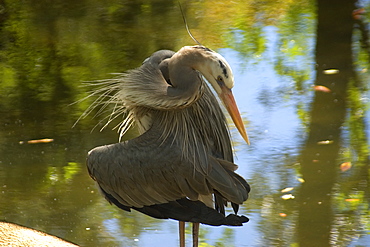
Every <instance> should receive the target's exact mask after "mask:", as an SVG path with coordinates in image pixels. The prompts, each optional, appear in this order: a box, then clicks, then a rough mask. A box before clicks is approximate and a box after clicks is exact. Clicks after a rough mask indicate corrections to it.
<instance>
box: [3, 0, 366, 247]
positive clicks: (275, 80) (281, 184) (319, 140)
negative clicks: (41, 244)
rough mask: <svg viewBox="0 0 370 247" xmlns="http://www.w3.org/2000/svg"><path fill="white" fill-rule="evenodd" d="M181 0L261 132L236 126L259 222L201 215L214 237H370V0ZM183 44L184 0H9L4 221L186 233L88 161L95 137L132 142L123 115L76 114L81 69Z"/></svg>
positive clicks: (150, 236) (72, 236)
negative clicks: (219, 222)
mask: <svg viewBox="0 0 370 247" xmlns="http://www.w3.org/2000/svg"><path fill="white" fill-rule="evenodd" d="M183 8H184V12H185V14H186V17H187V21H188V24H189V26H190V29H191V30H192V32H193V35H194V36H195V37H196V38H197V39H198V40H199V41H200V42H201V43H203V44H204V45H206V46H208V47H209V48H211V49H214V50H216V51H218V52H219V53H221V54H222V55H223V56H224V57H225V58H226V59H227V60H228V62H229V63H230V65H231V67H232V69H233V71H234V77H235V87H234V89H233V92H234V96H235V98H236V101H237V103H238V106H239V110H240V111H241V113H242V117H243V120H244V122H245V125H246V128H247V131H248V133H249V135H250V140H251V145H250V146H248V145H247V144H245V143H244V142H243V140H242V138H241V137H240V135H239V134H238V132H237V130H236V129H235V128H234V127H233V126H232V125H231V134H232V139H233V143H234V145H235V155H236V163H237V164H238V165H239V169H238V173H239V174H241V175H242V176H243V177H245V178H246V179H247V180H248V182H249V183H250V185H251V187H252V192H251V194H250V198H249V199H248V201H247V202H245V203H244V205H243V206H242V207H241V209H240V213H241V214H244V215H246V216H248V217H249V218H250V221H249V222H248V223H247V224H245V225H244V226H243V227H211V226H205V225H202V226H201V232H200V235H201V236H200V246H218V247H220V246H310V247H311V246H320V247H321V246H324V247H325V246H369V245H370V223H369V222H370V209H369V202H370V189H369V180H370V176H369V171H370V163H369V147H368V146H369V139H368V135H369V132H370V128H369V126H368V123H369V120H370V119H369V113H368V109H369V106H370V104H369V93H368V85H369V64H370V63H369V61H370V49H369V47H370V46H369V45H370V40H369V38H368V37H369V20H370V16H369V13H367V12H365V11H364V10H365V9H367V10H369V9H370V3H369V1H358V2H356V1H348V0H340V1H331V0H330V1H326V0H318V1H308V0H298V1H187V2H186V3H184V4H183ZM362 8H364V9H362ZM353 11H355V12H353ZM184 45H193V41H192V40H191V39H190V38H189V36H188V35H187V33H186V30H185V27H184V24H183V21H182V17H181V12H180V10H179V6H178V3H177V1H159V0H156V1H144V0H142V1H113V0H112V1H104V2H103V1H94V0H85V1H53V2H52V3H50V2H49V1H43V0H41V1H40V0H38V1H27V2H23V1H22V2H20V1H11V0H8V1H0V113H1V118H0V220H5V221H8V222H14V223H17V224H21V225H24V226H27V227H31V228H35V229H38V230H42V231H45V232H47V233H49V234H54V235H56V236H59V237H61V238H64V239H66V240H69V241H72V242H74V243H76V244H79V245H81V246H140V247H145V246H176V245H177V244H178V233H177V232H178V230H177V227H178V225H177V222H176V221H172V220H156V219H152V218H150V217H147V216H145V215H142V214H140V213H137V212H132V213H128V212H123V211H121V210H119V209H117V208H116V207H114V206H112V205H110V204H109V203H107V202H106V201H105V200H104V199H103V198H102V197H101V196H100V195H99V193H98V191H97V189H96V187H95V185H94V183H93V181H92V180H91V178H90V177H89V176H88V174H87V170H86V166H85V159H86V155H87V152H88V151H89V150H90V149H92V148H94V147H96V146H99V145H104V144H109V143H115V142H117V141H118V134H117V133H116V130H111V128H113V127H114V124H112V125H111V126H110V127H111V128H106V129H104V130H103V131H99V130H100V128H101V127H102V126H103V125H104V123H105V122H104V121H105V120H104V119H103V118H104V116H96V117H94V115H93V114H92V115H91V116H88V117H86V118H84V119H82V120H80V121H79V122H78V123H77V124H76V125H74V124H75V122H76V120H77V119H78V118H79V117H80V116H81V114H82V113H83V112H84V110H85V109H86V108H87V107H88V106H89V105H90V104H91V103H92V100H90V99H87V100H84V101H80V100H81V99H83V98H85V97H86V96H87V95H88V94H89V90H90V89H91V88H89V87H84V86H83V82H86V81H92V80H99V79H104V78H110V77H112V76H113V75H111V74H110V73H117V72H123V71H126V70H128V69H131V68H135V67H137V66H139V65H140V64H141V62H142V61H143V60H144V59H145V58H146V57H148V56H149V55H150V54H151V53H153V52H154V51H156V50H159V49H171V50H175V51H176V50H178V49H180V48H181V47H182V46H184ZM101 121H103V122H101ZM230 122H231V120H230ZM72 126H74V127H73V128H72ZM134 134H135V132H134V131H132V132H129V133H128V134H127V136H125V139H129V138H132V137H133V136H134ZM31 140H38V141H35V142H32V141H31ZM40 140H41V141H40ZM29 141H31V142H29ZM190 231H191V229H190V228H187V239H188V240H187V241H188V242H187V244H189V245H190V241H191V236H190ZM0 237H1V236H0Z"/></svg>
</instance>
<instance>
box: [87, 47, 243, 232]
mask: <svg viewBox="0 0 370 247" xmlns="http://www.w3.org/2000/svg"><path fill="white" fill-rule="evenodd" d="M205 63H209V64H208V65H204V64H205ZM207 66H208V67H207ZM205 71H211V72H209V73H208V72H205ZM200 73H202V74H200ZM207 73H208V74H207ZM209 74H211V75H212V74H217V76H215V77H214V79H215V81H214V82H211V80H212V78H211V76H210V75H209ZM202 75H203V76H205V77H206V78H207V80H208V81H209V82H210V83H211V85H212V86H213V87H214V89H215V91H216V92H217V93H219V92H220V90H221V89H222V88H223V87H232V86H233V85H232V83H233V78H232V72H231V69H230V68H229V66H228V64H227V63H226V61H225V60H224V59H223V58H222V57H221V56H220V55H219V54H217V53H215V52H213V51H211V50H209V49H208V48H205V47H202V46H194V47H184V48H182V49H181V50H180V51H179V52H177V53H174V52H172V51H166V50H163V51H158V52H156V53H154V54H153V55H152V56H151V57H149V58H148V59H146V60H145V61H144V63H143V65H142V66H141V67H139V68H137V69H134V70H131V71H128V72H127V73H124V74H121V75H119V76H118V77H117V78H115V79H112V80H106V81H102V82H101V84H102V85H104V86H103V87H102V88H101V89H100V90H98V91H97V92H98V93H102V96H101V97H100V98H98V100H97V101H96V103H95V105H94V106H93V107H95V106H96V105H98V104H100V103H102V102H105V101H106V100H105V97H109V100H108V103H109V104H115V105H116V107H114V110H113V112H112V114H111V116H113V117H111V118H110V119H113V118H115V117H117V116H121V115H122V114H125V116H126V117H125V119H124V120H123V121H122V123H121V125H120V128H121V130H120V132H121V136H122V135H123V134H124V133H125V132H126V131H127V129H128V128H129V127H130V126H131V125H132V124H133V123H135V124H137V125H138V128H139V130H140V133H141V135H140V136H138V137H137V138H134V139H132V140H129V141H125V142H120V143H116V144H112V145H107V146H102V147H97V148H95V149H93V150H92V151H90V152H89V155H88V160H87V166H88V171H89V174H90V175H91V177H92V178H93V179H94V180H95V181H96V182H97V184H98V185H99V188H100V189H101V191H102V193H103V194H104V196H105V198H106V199H107V200H108V201H110V202H111V203H114V204H115V205H117V206H118V207H120V208H122V209H124V210H127V211H130V209H131V208H132V209H135V210H138V211H140V212H143V213H145V214H147V215H150V216H152V217H156V218H173V219H177V220H180V221H191V222H200V223H204V224H210V225H242V223H244V222H247V221H248V218H247V217H245V216H237V215H234V214H231V215H229V216H228V217H225V209H224V206H225V205H226V203H227V202H231V203H232V206H233V209H234V211H235V214H236V213H237V211H238V205H240V204H242V203H243V202H244V201H246V200H247V198H248V193H249V191H250V188H249V185H248V183H247V182H246V181H245V180H244V179H243V178H242V177H241V176H239V175H238V174H236V173H235V172H234V171H235V170H236V169H237V166H236V165H235V164H234V163H233V153H232V147H231V141H230V136H229V132H228V127H227V122H226V118H225V116H224V114H223V112H222V110H221V108H220V105H219V103H218V101H217V99H216V98H215V96H214V94H213V93H212V92H211V90H210V88H209V87H208V85H207V84H206V83H205V82H204V80H203V77H202ZM219 76H221V77H219ZM112 91H115V93H114V94H113V95H111V92H112ZM103 92H104V93H103ZM106 104H107V103H106ZM106 104H104V106H103V108H105V107H106ZM89 111H90V110H89ZM110 119H109V120H108V122H110ZM213 203H214V206H213V205H212V204H213Z"/></svg>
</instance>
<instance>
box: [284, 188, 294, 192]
mask: <svg viewBox="0 0 370 247" xmlns="http://www.w3.org/2000/svg"><path fill="white" fill-rule="evenodd" d="M292 190H294V187H287V188H285V189H282V190H281V192H283V193H286V192H289V191H292Z"/></svg>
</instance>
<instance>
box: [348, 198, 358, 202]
mask: <svg viewBox="0 0 370 247" xmlns="http://www.w3.org/2000/svg"><path fill="white" fill-rule="evenodd" d="M345 201H346V202H358V201H360V199H356V198H347V199H345Z"/></svg>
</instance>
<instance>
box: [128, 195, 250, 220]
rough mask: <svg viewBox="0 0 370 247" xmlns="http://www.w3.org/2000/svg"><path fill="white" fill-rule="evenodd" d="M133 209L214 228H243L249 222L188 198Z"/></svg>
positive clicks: (161, 217) (245, 218)
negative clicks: (221, 226) (222, 226)
mask: <svg viewBox="0 0 370 247" xmlns="http://www.w3.org/2000/svg"><path fill="white" fill-rule="evenodd" d="M133 209H135V210H137V211H139V212H142V213H144V214H147V215H149V216H152V217H155V218H160V219H168V218H170V219H175V220H179V221H186V222H194V223H202V224H206V225H212V226H220V225H227V226H241V225H243V223H246V222H248V221H249V219H248V218H247V217H245V216H239V215H235V214H230V215H228V216H227V217H225V216H224V215H223V214H222V213H219V212H217V211H216V210H215V209H213V208H210V207H207V206H206V205H205V204H204V203H202V202H201V201H191V200H189V199H186V198H182V199H179V200H176V201H172V202H168V203H163V204H156V205H151V206H145V207H142V208H133Z"/></svg>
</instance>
